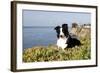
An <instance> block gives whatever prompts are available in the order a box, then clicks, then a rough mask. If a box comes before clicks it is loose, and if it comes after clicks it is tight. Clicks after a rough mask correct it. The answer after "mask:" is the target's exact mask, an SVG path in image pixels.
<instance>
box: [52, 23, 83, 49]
mask: <svg viewBox="0 0 100 73" xmlns="http://www.w3.org/2000/svg"><path fill="white" fill-rule="evenodd" d="M54 29H55V30H56V32H57V38H58V39H57V46H58V48H62V49H65V48H72V47H75V46H76V45H77V46H79V45H81V42H80V41H79V39H78V38H77V37H76V36H75V35H71V34H69V31H68V24H62V27H60V26H57V27H55V28H54Z"/></svg>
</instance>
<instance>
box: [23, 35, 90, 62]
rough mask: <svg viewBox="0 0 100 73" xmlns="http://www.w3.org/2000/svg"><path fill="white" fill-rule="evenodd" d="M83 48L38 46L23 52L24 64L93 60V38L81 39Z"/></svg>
mask: <svg viewBox="0 0 100 73" xmlns="http://www.w3.org/2000/svg"><path fill="white" fill-rule="evenodd" d="M80 40H81V43H82V45H81V46H75V47H73V48H66V49H65V50H62V49H58V48H57V47H56V46H55V45H49V46H36V47H32V48H28V49H25V50H24V52H23V62H44V61H63V60H88V59H91V38H90V36H87V37H85V38H81V39H80Z"/></svg>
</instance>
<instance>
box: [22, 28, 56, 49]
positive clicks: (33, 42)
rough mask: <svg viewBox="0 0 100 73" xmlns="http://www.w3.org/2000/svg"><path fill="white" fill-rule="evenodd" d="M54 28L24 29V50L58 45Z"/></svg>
mask: <svg viewBox="0 0 100 73" xmlns="http://www.w3.org/2000/svg"><path fill="white" fill-rule="evenodd" d="M56 40H57V37H56V31H55V30H54V27H23V49H25V48H31V47H34V46H48V45H50V44H56Z"/></svg>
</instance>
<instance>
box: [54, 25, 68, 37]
mask: <svg viewBox="0 0 100 73" xmlns="http://www.w3.org/2000/svg"><path fill="white" fill-rule="evenodd" d="M54 29H55V30H56V32H57V38H64V37H68V35H69V32H68V24H62V27H60V26H56V27H55V28H54Z"/></svg>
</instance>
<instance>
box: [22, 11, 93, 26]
mask: <svg viewBox="0 0 100 73" xmlns="http://www.w3.org/2000/svg"><path fill="white" fill-rule="evenodd" d="M22 17H23V18H22V19H23V25H24V26H57V25H62V24H63V23H67V24H68V25H69V26H71V24H72V23H73V22H77V23H79V24H88V23H90V22H91V14H90V13H83V12H80V13H77V12H60V11H59V12H58V11H57V12H54V11H35V10H23V15H22Z"/></svg>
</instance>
